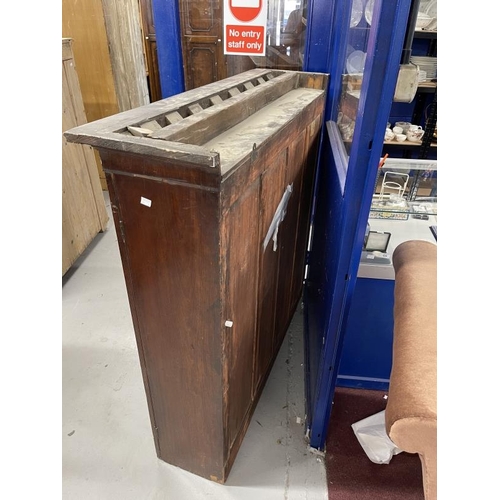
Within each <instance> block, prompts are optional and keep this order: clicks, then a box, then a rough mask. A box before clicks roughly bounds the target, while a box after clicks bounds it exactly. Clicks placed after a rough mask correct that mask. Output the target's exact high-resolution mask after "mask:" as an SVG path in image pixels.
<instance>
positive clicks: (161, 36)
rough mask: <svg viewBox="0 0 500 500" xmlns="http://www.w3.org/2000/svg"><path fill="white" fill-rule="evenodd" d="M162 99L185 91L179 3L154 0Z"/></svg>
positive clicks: (170, 0) (173, 0) (167, 0)
mask: <svg viewBox="0 0 500 500" xmlns="http://www.w3.org/2000/svg"><path fill="white" fill-rule="evenodd" d="M152 7H153V17H154V23H155V30H156V50H157V51H158V71H159V73H160V84H161V96H162V99H165V98H167V97H170V96H172V95H175V94H179V93H180V92H184V89H185V86H184V71H183V65H182V46H181V32H180V25H179V3H178V1H177V0H152Z"/></svg>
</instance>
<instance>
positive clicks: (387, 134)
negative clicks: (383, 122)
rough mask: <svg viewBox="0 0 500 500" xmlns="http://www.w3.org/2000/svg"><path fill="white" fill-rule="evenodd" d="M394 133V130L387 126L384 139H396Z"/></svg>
mask: <svg viewBox="0 0 500 500" xmlns="http://www.w3.org/2000/svg"><path fill="white" fill-rule="evenodd" d="M394 135H395V134H394V132H393V131H392V130H391V129H390V128H386V129H385V136H384V141H392V140H393V139H394Z"/></svg>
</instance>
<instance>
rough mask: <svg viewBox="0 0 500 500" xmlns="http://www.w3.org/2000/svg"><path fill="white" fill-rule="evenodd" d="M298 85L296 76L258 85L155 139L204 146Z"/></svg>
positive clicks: (162, 133)
mask: <svg viewBox="0 0 500 500" xmlns="http://www.w3.org/2000/svg"><path fill="white" fill-rule="evenodd" d="M296 84H297V77H296V75H294V74H293V73H286V74H283V75H280V76H279V77H277V78H275V79H274V80H273V81H272V82H269V83H268V84H266V85H259V86H258V87H255V88H253V89H251V90H247V91H246V92H243V93H241V94H239V95H237V96H235V97H232V98H231V99H227V100H226V101H224V102H223V103H222V104H219V105H218V106H217V107H214V106H212V107H209V108H207V109H204V110H203V112H201V113H198V114H196V115H192V116H189V117H187V118H185V119H184V120H183V122H182V123H177V124H175V125H173V126H170V127H166V128H164V129H162V130H158V131H156V132H155V133H154V134H153V135H152V137H153V138H157V139H164V140H169V141H178V142H187V141H189V143H190V144H197V145H202V144H204V143H206V142H208V141H210V140H211V139H212V138H214V137H216V136H218V135H220V134H221V133H223V132H224V131H226V130H228V129H230V128H231V127H234V126H235V125H236V124H237V123H239V122H240V121H242V120H244V119H245V118H248V117H249V116H251V115H253V114H254V113H255V112H256V111H258V110H259V109H261V108H263V107H264V106H265V105H266V104H268V103H270V102H272V101H274V100H276V99H278V98H279V97H280V96H282V95H284V94H286V93H287V92H289V91H290V90H292V89H294V88H295V87H296Z"/></svg>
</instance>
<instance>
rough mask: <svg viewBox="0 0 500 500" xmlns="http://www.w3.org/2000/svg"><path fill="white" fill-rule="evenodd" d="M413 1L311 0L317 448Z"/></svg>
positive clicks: (311, 338)
mask: <svg viewBox="0 0 500 500" xmlns="http://www.w3.org/2000/svg"><path fill="white" fill-rule="evenodd" d="M410 4H411V0H383V1H382V0H368V2H366V0H351V1H346V2H335V5H334V8H333V10H332V9H331V3H330V2H327V1H326V0H320V1H316V2H314V4H313V7H312V9H311V13H310V22H309V26H308V40H307V42H308V43H307V49H306V53H307V55H308V57H307V59H306V63H305V67H304V70H305V71H319V70H320V69H322V70H323V71H324V70H325V67H324V66H325V65H327V69H326V71H327V72H329V73H330V88H329V95H328V102H327V112H326V122H325V126H324V130H323V140H322V149H321V157H320V164H319V167H318V175H317V178H316V187H315V203H314V212H313V219H312V235H311V246H310V252H309V256H308V257H309V258H308V269H307V277H306V282H305V287H304V302H305V351H306V360H305V361H306V362H305V366H306V400H307V432H308V434H309V438H310V444H311V446H312V447H314V448H318V449H323V447H324V443H325V439H326V431H327V428H328V422H329V418H330V413H331V408H332V400H333V395H334V389H335V385H336V378H337V373H338V368H339V363H340V357H341V352H342V343H343V336H344V330H345V325H346V321H347V317H348V312H349V307H350V302H351V297H352V293H353V290H354V285H355V281H356V274H357V269H358V265H359V260H360V256H361V249H362V245H363V239H364V235H365V229H366V224H367V221H368V215H369V208H370V202H371V198H372V194H373V189H374V186H375V180H376V172H377V168H378V164H379V162H380V156H381V152H382V146H383V140H384V133H385V128H386V123H387V119H388V117H389V113H390V109H391V105H392V100H393V96H394V91H395V87H396V81H397V76H398V70H399V65H400V60H401V53H402V48H403V42H404V37H405V31H406V25H407V21H408V15H409V12H410Z"/></svg>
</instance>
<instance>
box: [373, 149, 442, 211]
mask: <svg viewBox="0 0 500 500" xmlns="http://www.w3.org/2000/svg"><path fill="white" fill-rule="evenodd" d="M382 161H383V160H381V162H382ZM410 216H411V218H413V219H423V220H427V219H428V217H429V216H437V160H414V159H406V158H392V159H391V158H387V159H386V160H385V161H384V162H383V165H382V166H381V167H379V169H378V175H377V182H376V186H375V190H374V193H373V198H372V203H371V207H370V215H369V218H370V219H385V220H408V219H409V218H410Z"/></svg>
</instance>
